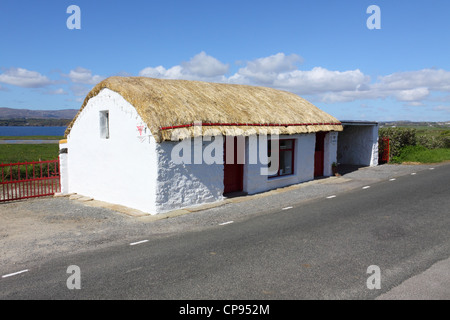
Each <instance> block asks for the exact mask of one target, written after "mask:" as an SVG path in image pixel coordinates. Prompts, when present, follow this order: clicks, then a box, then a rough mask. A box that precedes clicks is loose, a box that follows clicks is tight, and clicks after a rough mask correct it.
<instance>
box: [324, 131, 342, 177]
mask: <svg viewBox="0 0 450 320" xmlns="http://www.w3.org/2000/svg"><path fill="white" fill-rule="evenodd" d="M337 144H338V133H337V132H334V131H332V132H328V133H327V134H326V135H325V141H324V147H325V150H324V155H323V175H324V176H331V175H333V172H332V169H331V165H332V164H333V162H337Z"/></svg>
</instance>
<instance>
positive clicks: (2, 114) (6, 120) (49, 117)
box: [0, 108, 78, 127]
mask: <svg viewBox="0 0 450 320" xmlns="http://www.w3.org/2000/svg"><path fill="white" fill-rule="evenodd" d="M77 112H78V110H76V109H65V110H29V109H12V108H0V126H40V127H41V126H43V127H53V126H54V127H59V126H61V127H64V126H67V125H68V124H69V123H70V121H72V119H73V118H74V117H75V115H76V114H77Z"/></svg>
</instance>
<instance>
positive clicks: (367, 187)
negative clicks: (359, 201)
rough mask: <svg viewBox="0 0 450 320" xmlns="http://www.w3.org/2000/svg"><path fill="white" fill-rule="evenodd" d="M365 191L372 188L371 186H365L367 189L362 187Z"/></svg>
mask: <svg viewBox="0 0 450 320" xmlns="http://www.w3.org/2000/svg"><path fill="white" fill-rule="evenodd" d="M362 188H363V189H369V188H370V186H365V187H362Z"/></svg>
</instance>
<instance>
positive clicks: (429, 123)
mask: <svg viewBox="0 0 450 320" xmlns="http://www.w3.org/2000/svg"><path fill="white" fill-rule="evenodd" d="M378 124H379V125H380V127H411V128H414V127H430V128H448V127H449V126H450V121H439V122H432V121H408V120H403V121H379V122H378Z"/></svg>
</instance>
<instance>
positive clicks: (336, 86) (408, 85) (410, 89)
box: [139, 52, 450, 106]
mask: <svg viewBox="0 0 450 320" xmlns="http://www.w3.org/2000/svg"><path fill="white" fill-rule="evenodd" d="M301 62H302V58H301V57H300V56H298V55H296V54H291V55H286V54H284V53H281V52H280V53H277V54H274V55H271V56H268V57H262V58H258V59H255V60H252V61H247V62H242V61H239V64H240V65H242V67H241V68H239V69H238V70H237V71H236V72H235V73H234V74H232V75H230V76H226V75H227V73H228V71H229V65H228V64H224V63H222V62H220V61H219V60H217V59H216V58H214V57H211V56H208V55H207V54H206V53H205V52H201V53H199V54H197V55H196V56H194V57H193V58H192V59H191V60H189V61H188V62H182V63H181V64H180V65H176V66H173V67H171V68H169V69H166V68H165V67H164V66H158V67H148V68H145V69H143V70H141V72H140V73H139V75H141V76H147V77H154V78H165V79H187V80H203V81H214V82H228V83H236V84H248V85H261V86H268V87H273V88H277V89H281V90H286V91H291V92H294V93H296V94H298V95H301V96H305V95H306V96H310V97H311V98H312V99H314V100H318V101H322V102H330V103H334V102H348V101H356V100H374V99H375V100H377V99H387V98H391V99H394V100H396V101H400V102H405V103H407V105H409V106H422V105H424V104H423V101H425V100H430V99H433V96H432V94H433V93H434V92H450V72H449V71H446V70H442V69H422V70H415V71H407V72H396V73H392V74H389V75H385V76H379V77H378V78H377V79H376V80H375V81H372V80H371V78H370V77H369V76H368V75H365V74H364V73H363V72H362V71H361V70H359V69H355V70H343V71H341V70H328V69H326V68H323V67H320V66H317V67H314V68H312V69H311V70H301V69H299V67H298V64H300V63H301Z"/></svg>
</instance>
